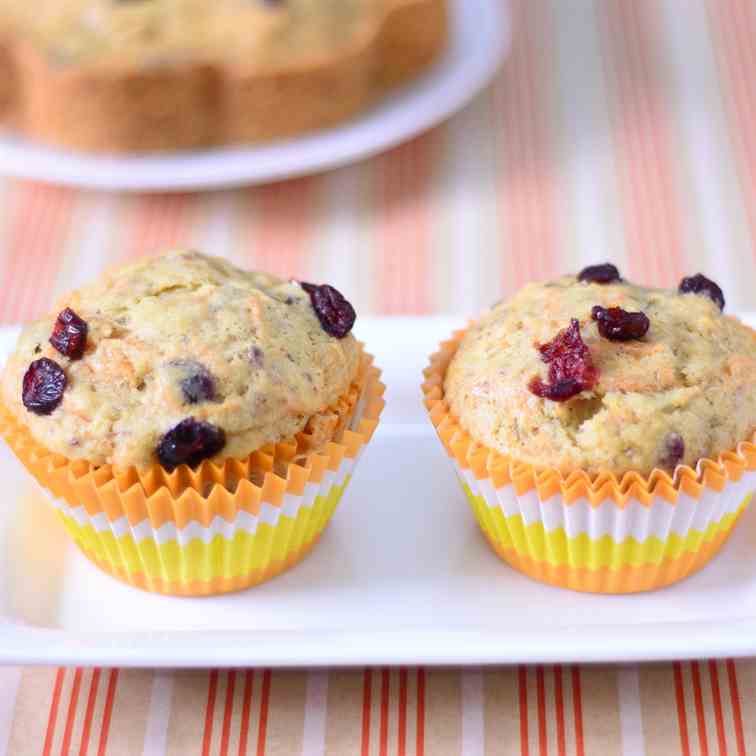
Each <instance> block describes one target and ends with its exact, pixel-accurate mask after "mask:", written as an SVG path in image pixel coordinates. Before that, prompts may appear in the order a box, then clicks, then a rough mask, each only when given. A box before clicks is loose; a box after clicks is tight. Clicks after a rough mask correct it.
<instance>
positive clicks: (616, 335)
mask: <svg viewBox="0 0 756 756" xmlns="http://www.w3.org/2000/svg"><path fill="white" fill-rule="evenodd" d="M601 267H603V268H607V267H610V268H613V266H601ZM587 270H589V269H587ZM614 270H615V275H598V276H594V278H596V279H598V280H590V279H591V278H592V276H591V275H590V273H589V274H588V275H583V274H581V276H582V277H583V278H584V280H580V279H579V278H578V277H575V276H563V277H562V278H558V279H556V280H554V281H550V282H547V283H533V284H530V285H528V286H525V287H524V288H523V289H522V290H521V291H520V292H519V293H518V294H517V295H516V296H515V297H514V298H513V299H512V300H510V301H508V302H503V303H500V304H498V305H496V306H495V307H494V308H493V309H492V310H490V311H489V312H488V313H486V314H485V315H484V316H483V317H482V318H481V319H480V320H479V321H478V322H477V323H476V324H475V325H473V326H472V327H471V328H470V329H469V330H468V331H467V333H466V334H465V336H464V338H463V339H462V342H461V344H460V346H459V348H458V350H457V352H456V354H455V355H454V357H453V359H452V361H451V363H450V365H449V367H448V370H447V373H446V377H445V383H444V390H445V396H446V399H447V401H448V403H449V406H450V408H451V411H452V412H453V414H454V415H455V416H456V417H457V418H458V420H459V422H460V423H461V425H462V426H463V428H465V430H467V431H468V433H469V434H470V435H471V436H472V438H473V439H474V440H475V441H478V442H480V443H482V444H484V445H486V446H489V447H492V448H494V449H496V450H498V451H499V452H501V453H502V454H506V455H509V456H510V457H512V458H513V459H515V460H518V461H522V462H527V463H531V464H534V465H536V466H537V467H553V468H558V469H559V470H561V471H562V472H563V473H569V472H570V471H573V470H577V469H583V470H585V471H586V472H588V473H590V474H596V473H599V472H612V473H614V474H615V475H617V476H620V475H622V474H623V473H625V472H627V471H631V470H632V471H637V472H639V473H641V474H644V475H647V474H649V473H650V472H651V471H652V470H653V469H654V468H661V469H666V470H667V471H668V472H670V473H671V472H673V471H674V469H675V468H676V466H677V465H678V464H686V465H690V466H695V464H696V462H697V461H698V460H699V459H701V458H702V457H713V458H716V457H717V455H718V454H720V453H722V452H725V451H729V450H731V449H734V448H735V447H736V446H737V445H738V443H740V442H741V441H745V440H750V436H751V434H752V433H753V431H754V430H756V390H755V389H756V332H754V331H753V330H751V329H750V328H748V327H747V326H745V325H743V324H742V323H740V322H739V321H737V320H736V319H734V318H732V317H729V316H726V315H724V314H722V312H721V309H720V306H721V307H723V306H724V299H723V297H722V295H721V290H720V289H719V287H717V286H716V284H713V283H712V282H710V281H708V279H705V278H704V277H703V276H700V275H699V276H695V277H692V278H688V279H683V282H681V285H680V289H679V290H677V291H673V290H663V289H651V288H646V287H642V286H636V285H634V284H631V283H627V282H625V281H622V280H621V279H619V278H618V274H616V269H614ZM584 273H585V271H584ZM601 279H604V280H606V282H601ZM615 308H618V309H615Z"/></svg>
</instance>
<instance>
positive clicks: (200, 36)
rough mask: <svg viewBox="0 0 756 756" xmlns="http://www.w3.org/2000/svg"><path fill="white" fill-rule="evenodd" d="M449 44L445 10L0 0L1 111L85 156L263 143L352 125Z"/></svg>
mask: <svg viewBox="0 0 756 756" xmlns="http://www.w3.org/2000/svg"><path fill="white" fill-rule="evenodd" d="M446 40H447V9H446V0H317V2H313V0H214V2H208V0H141V1H140V2H133V1H132V2H127V1H124V0H42V2H39V3H35V4H33V5H30V4H29V3H24V2H22V0H0V59H2V60H3V61H4V62H5V64H6V65H5V66H4V68H3V71H4V76H3V80H2V81H0V106H3V105H4V110H3V113H4V119H5V120H6V121H8V122H9V123H10V124H12V125H13V126H14V127H15V128H17V129H18V130H19V131H21V132H22V133H23V134H26V135H28V136H29V137H31V138H33V139H36V140H39V141H42V142H46V143H50V144H54V145H59V146H63V147H67V148H72V149H77V150H83V151H90V152H127V153H129V152H148V151H163V150H178V149H196V148H199V147H206V146H213V145H224V144H239V143H250V142H260V141H264V140H270V139H279V138H285V137H291V136H294V135H298V134H301V133H304V132H308V131H312V130H314V129H321V128H325V127H331V126H334V125H338V124H340V123H342V122H343V121H345V120H347V119H349V118H351V117H353V116H355V115H356V114H358V113H360V112H362V111H363V110H365V109H366V108H368V107H370V106H371V105H372V104H374V103H375V102H376V101H378V100H379V99H380V98H381V97H382V96H383V95H384V94H385V93H386V91H387V90H388V89H389V88H391V87H395V86H397V85H400V84H403V83H405V82H408V81H410V80H411V79H412V78H414V77H416V76H417V75H419V74H420V73H421V72H422V71H424V70H425V69H426V68H427V67H428V66H429V65H430V64H431V63H433V62H434V61H435V60H436V59H437V58H438V56H439V55H440V54H441V52H442V51H443V50H444V49H445V46H446Z"/></svg>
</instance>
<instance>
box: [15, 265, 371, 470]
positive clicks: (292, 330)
mask: <svg viewBox="0 0 756 756" xmlns="http://www.w3.org/2000/svg"><path fill="white" fill-rule="evenodd" d="M308 289H309V291H308ZM320 291H321V289H320V288H317V287H310V286H309V285H308V284H300V283H297V282H295V281H282V280H280V279H278V278H275V277H273V276H270V275H267V274H265V273H252V272H246V271H242V270H239V269H238V268H235V267H234V266H233V265H231V264H230V263H228V262H225V261H224V260H221V259H216V258H211V257H206V256H204V255H201V254H199V253H197V252H185V251H180V252H173V253H170V254H168V255H165V256H163V257H157V258H153V259H149V260H146V261H144V262H138V263H136V264H134V265H128V266H126V267H123V268H119V269H116V270H114V271H112V272H110V273H108V274H107V275H105V276H104V277H103V278H102V279H101V280H100V281H98V282H96V283H94V284H93V285H91V286H88V287H85V288H83V289H81V290H79V291H75V292H73V293H71V294H68V295H66V296H64V297H63V299H62V300H61V301H60V302H59V303H58V304H57V306H56V308H55V311H54V312H53V313H51V314H50V315H48V316H46V317H44V318H41V319H40V320H38V321H36V322H35V323H32V324H30V325H28V326H27V327H26V328H25V329H24V331H23V333H22V334H21V336H20V338H19V341H18V344H17V347H16V350H15V352H14V353H13V355H12V356H11V358H10V360H9V362H8V364H7V367H6V369H5V373H4V376H3V385H2V391H3V402H4V403H5V406H6V407H7V408H9V409H10V410H11V411H12V412H13V414H14V415H15V416H16V417H17V418H18V419H19V420H20V421H21V422H23V423H24V424H25V425H27V426H28V428H29V430H30V431H31V434H32V435H33V436H34V438H35V439H36V440H37V441H39V442H40V443H41V444H42V445H43V446H45V447H46V448H47V449H50V450H51V451H54V452H57V453H59V454H62V455H65V456H67V457H70V458H74V459H86V460H88V461H90V462H92V463H93V464H97V465H102V464H113V465H116V466H118V467H127V466H136V467H140V468H145V467H147V466H149V465H151V464H154V463H155V462H159V463H161V464H162V465H163V466H164V467H166V468H170V467H174V466H176V465H177V464H180V463H181V462H185V461H189V462H194V463H195V464H196V462H198V461H200V459H201V458H202V457H203V456H205V457H217V456H225V457H235V458H240V457H245V456H247V455H249V454H250V453H251V452H253V451H255V450H256V449H259V448H261V447H263V446H265V445H266V444H270V443H276V442H278V441H282V440H284V439H289V438H294V436H295V435H296V434H297V433H299V432H301V431H302V430H304V429H305V427H307V426H308V425H309V426H310V429H311V430H312V431H313V432H314V433H315V434H316V435H317V436H318V437H319V440H320V442H321V443H325V442H326V441H327V440H330V438H331V437H332V433H333V431H334V430H335V428H334V425H335V423H334V411H333V408H335V407H338V406H339V402H340V401H341V400H343V398H344V397H347V396H348V395H349V389H350V386H351V385H352V383H353V381H354V380H355V378H356V377H357V371H358V367H359V361H360V356H359V350H358V347H357V342H356V341H355V339H354V337H353V336H352V335H351V334H350V333H349V329H350V328H351V325H352V323H353V321H354V311H353V310H352V309H351V306H349V305H348V303H345V301H344V300H343V299H341V302H343V303H344V307H345V311H344V313H342V314H339V316H338V317H337V318H336V319H334V320H325V321H324V322H321V319H320V318H319V312H320V313H321V314H322V313H323V312H330V311H331V309H330V308H332V304H331V301H330V300H329V302H328V305H327V307H326V310H320V311H319V310H317V309H316V308H315V307H314V306H313V300H314V298H315V296H316V294H318V293H319V292H320ZM330 292H331V293H332V294H331V296H332V297H333V298H334V301H336V300H337V299H340V297H339V295H338V293H337V292H336V291H335V290H333V289H330ZM318 301H319V300H318ZM321 317H322V316H321ZM324 323H325V325H324ZM187 434H189V435H192V436H196V437H197V441H196V444H194V445H192V451H191V458H190V459H186V460H185V459H181V450H183V449H184V448H185V445H184V444H183V443H182V442H181V440H180V439H181V438H183V436H185V435H187ZM195 446H196V448H195ZM200 447H201V448H200ZM186 448H187V449H188V447H186Z"/></svg>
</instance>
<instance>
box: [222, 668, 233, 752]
mask: <svg viewBox="0 0 756 756" xmlns="http://www.w3.org/2000/svg"><path fill="white" fill-rule="evenodd" d="M235 686H236V672H235V671H234V670H233V669H230V670H229V671H228V673H227V676H226V703H225V705H224V707H223V729H222V730H221V744H220V756H227V754H228V741H229V739H230V737H231V717H232V715H233V713H234V687H235Z"/></svg>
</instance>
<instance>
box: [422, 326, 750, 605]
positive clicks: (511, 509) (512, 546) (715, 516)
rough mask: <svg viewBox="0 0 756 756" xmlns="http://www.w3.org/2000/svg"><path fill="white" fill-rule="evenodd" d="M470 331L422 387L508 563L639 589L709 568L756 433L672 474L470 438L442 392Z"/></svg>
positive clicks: (570, 580) (606, 589)
mask: <svg viewBox="0 0 756 756" xmlns="http://www.w3.org/2000/svg"><path fill="white" fill-rule="evenodd" d="M463 335H464V331H459V332H457V333H455V334H454V336H453V338H452V339H451V340H450V341H447V342H444V343H443V344H442V345H441V348H440V351H439V352H437V353H436V354H434V355H433V356H432V357H431V362H430V367H428V368H427V369H426V371H425V382H424V383H423V386H422V389H423V394H424V399H425V406H426V408H427V409H428V412H429V416H430V419H431V422H432V423H433V425H434V427H435V428H436V431H437V433H438V435H439V438H440V439H441V442H442V444H443V445H444V447H445V449H446V451H447V453H448V454H449V456H450V458H451V460H452V464H453V466H454V468H455V471H456V473H457V476H458V478H459V480H460V483H461V485H462V488H463V490H464V491H465V494H466V495H467V498H468V501H469V503H470V507H471V509H472V511H473V514H474V515H475V518H476V520H477V521H478V525H479V526H480V528H481V530H482V531H483V534H484V535H485V537H486V539H487V540H488V542H489V543H490V544H491V546H492V548H493V549H494V551H495V552H496V553H497V554H498V555H499V556H500V557H501V558H502V559H503V560H504V561H506V562H507V563H509V564H510V565H511V566H512V567H514V568H515V569H517V570H519V571H520V572H523V573H525V574H526V575H529V576H530V577H533V578H535V579H537V580H540V581H542V582H545V583H549V584H551V585H556V586H560V587H565V588H571V589H573V590H577V591H589V592H595V593H633V592H638V591H647V590H653V589H655V588H661V587H663V586H665V585H669V584H671V583H674V582H676V581H678V580H681V579H682V578H684V577H686V576H687V575H690V574H691V573H693V572H695V571H696V570H698V569H700V568H701V567H703V566H704V565H705V564H706V563H707V562H708V561H709V560H710V559H711V558H712V557H713V556H714V555H715V554H716V553H717V551H718V550H719V549H720V547H721V546H722V545H723V544H724V542H725V541H726V540H727V538H728V536H729V535H730V533H731V532H732V529H733V528H734V526H735V524H736V522H737V521H738V519H739V517H740V515H741V514H742V513H743V511H744V510H745V508H746V506H747V505H748V503H749V501H750V499H751V497H752V494H753V491H754V490H755V489H756V443H755V442H756V437H755V438H753V439H751V441H747V442H743V443H741V444H739V445H738V447H737V448H736V449H735V450H733V451H731V452H726V453H724V454H721V455H720V456H719V457H718V459H716V460H713V459H702V460H700V461H699V462H698V464H697V465H696V468H695V469H693V468H691V467H686V466H683V465H681V466H679V467H678V468H677V469H676V470H675V473H674V476H672V477H670V475H669V474H668V473H667V472H665V471H663V470H654V471H653V472H652V473H651V474H650V475H649V476H646V477H644V476H642V475H640V474H638V473H636V472H628V473H626V474H625V475H623V476H622V477H621V478H620V479H618V478H617V477H616V476H614V475H611V474H609V473H604V474H601V475H598V476H593V477H591V476H589V475H588V474H587V473H586V472H585V471H581V470H577V471H575V472H572V473H570V474H569V475H564V474H562V473H561V472H560V471H559V470H556V469H552V468H540V467H536V466H533V465H530V464H524V463H521V462H518V461H516V460H513V459H511V458H510V457H508V456H506V455H504V454H501V453H500V452H498V451H496V450H494V449H490V448H488V447H486V446H484V445H482V444H479V443H477V442H476V441H474V440H473V439H472V438H471V437H470V435H469V434H468V433H467V431H465V430H464V428H462V426H461V425H460V424H459V422H458V421H457V419H456V418H455V417H454V416H453V415H452V414H451V411H450V409H449V406H448V404H447V403H446V401H445V399H444V391H443V382H444V376H445V374H446V369H447V367H448V365H449V362H450V361H451V359H452V357H453V356H454V354H455V352H456V350H457V347H458V346H459V342H460V341H461V339H462V336H463Z"/></svg>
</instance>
